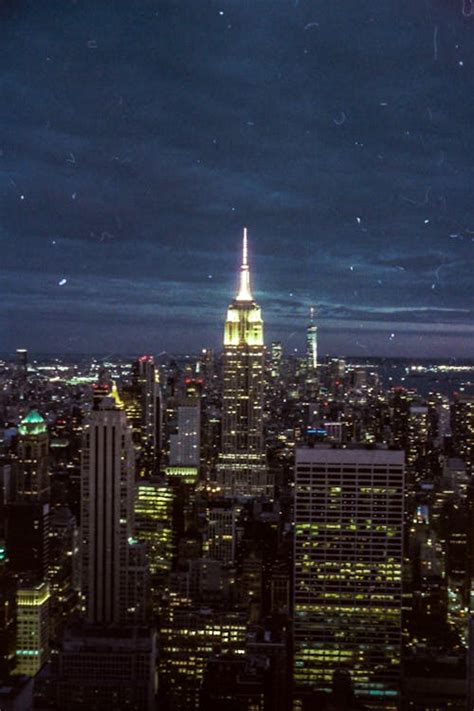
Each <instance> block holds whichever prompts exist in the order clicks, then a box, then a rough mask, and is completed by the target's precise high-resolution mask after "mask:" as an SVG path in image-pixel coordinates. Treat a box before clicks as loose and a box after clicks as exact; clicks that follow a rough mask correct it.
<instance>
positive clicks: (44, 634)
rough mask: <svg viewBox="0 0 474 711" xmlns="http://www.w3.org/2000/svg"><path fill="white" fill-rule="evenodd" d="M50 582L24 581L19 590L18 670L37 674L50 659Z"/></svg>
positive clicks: (17, 604)
mask: <svg viewBox="0 0 474 711" xmlns="http://www.w3.org/2000/svg"><path fill="white" fill-rule="evenodd" d="M49 604H50V593H49V585H48V583H46V582H41V583H38V584H33V585H28V584H26V583H25V584H21V585H20V586H19V587H18V590H17V599H16V609H17V632H16V645H17V649H16V669H15V671H16V673H18V674H27V675H28V676H35V674H37V673H38V672H39V670H40V669H41V667H43V666H44V664H46V662H47V661H48V659H49V654H50V648H49V621H50V616H49Z"/></svg>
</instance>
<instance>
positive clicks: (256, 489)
mask: <svg viewBox="0 0 474 711" xmlns="http://www.w3.org/2000/svg"><path fill="white" fill-rule="evenodd" d="M263 384H264V344H263V321H262V314H261V310H260V307H259V306H258V305H257V303H256V302H255V300H254V298H253V296H252V292H251V289H250V271H249V264H248V257H247V230H246V229H244V238H243V255H242V266H241V268H240V288H239V291H238V293H237V296H236V298H235V299H234V301H233V302H232V303H231V304H230V306H229V308H228V310H227V319H226V323H225V331H224V354H223V395H222V450H221V454H220V456H219V462H218V467H217V483H218V485H219V486H220V487H221V489H222V492H223V494H224V495H225V496H258V495H260V494H267V493H270V486H269V479H268V471H267V466H266V456H265V443H264V437H263Z"/></svg>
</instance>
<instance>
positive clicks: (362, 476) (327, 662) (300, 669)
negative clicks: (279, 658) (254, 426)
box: [294, 445, 404, 709]
mask: <svg viewBox="0 0 474 711" xmlns="http://www.w3.org/2000/svg"><path fill="white" fill-rule="evenodd" d="M403 495H404V454H403V452H401V451H395V450H388V449H383V448H378V449H367V448H365V447H360V446H359V447H354V448H346V449H342V448H332V447H331V446H329V445H320V446H315V447H314V448H301V449H299V450H297V453H296V472H295V558H294V616H295V622H294V650H295V655H294V680H295V686H296V687H297V688H299V689H300V690H301V691H302V693H303V694H304V689H305V687H306V688H307V689H312V688H313V689H314V688H318V689H321V690H323V691H329V690H330V688H331V682H332V677H333V675H334V673H335V672H336V671H338V670H340V669H344V668H347V669H348V670H349V671H350V673H351V676H352V679H353V682H354V687H355V691H356V694H357V695H358V696H360V697H362V698H363V700H364V703H365V704H366V705H367V706H369V707H370V708H389V709H398V708H399V682H400V654H401V649H400V647H401V605H402V584H401V574H402V541H403V538H402V533H403Z"/></svg>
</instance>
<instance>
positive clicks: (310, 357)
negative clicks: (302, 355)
mask: <svg viewBox="0 0 474 711" xmlns="http://www.w3.org/2000/svg"><path fill="white" fill-rule="evenodd" d="M306 366H307V369H308V375H309V376H313V377H314V375H315V374H316V368H317V367H318V327H317V326H316V323H315V321H314V306H311V308H310V310H309V325H308V328H307V329H306Z"/></svg>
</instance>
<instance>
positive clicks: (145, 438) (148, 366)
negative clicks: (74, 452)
mask: <svg viewBox="0 0 474 711" xmlns="http://www.w3.org/2000/svg"><path fill="white" fill-rule="evenodd" d="M124 401H125V409H126V413H127V418H128V420H129V422H130V424H131V426H132V429H133V438H134V442H135V445H136V453H137V462H136V463H137V474H138V475H139V476H140V477H142V476H147V477H149V476H151V475H153V474H154V473H155V467H156V461H157V455H158V446H157V444H158V443H157V440H158V430H159V428H158V420H159V416H160V412H159V410H160V408H159V386H158V383H157V376H156V368H155V361H154V358H153V356H151V355H143V356H140V358H138V359H137V360H136V361H135V363H134V364H133V377H132V383H131V386H130V387H129V388H127V389H126V390H125V392H124Z"/></svg>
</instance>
